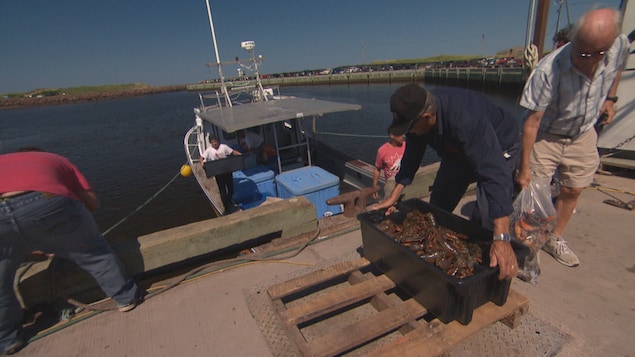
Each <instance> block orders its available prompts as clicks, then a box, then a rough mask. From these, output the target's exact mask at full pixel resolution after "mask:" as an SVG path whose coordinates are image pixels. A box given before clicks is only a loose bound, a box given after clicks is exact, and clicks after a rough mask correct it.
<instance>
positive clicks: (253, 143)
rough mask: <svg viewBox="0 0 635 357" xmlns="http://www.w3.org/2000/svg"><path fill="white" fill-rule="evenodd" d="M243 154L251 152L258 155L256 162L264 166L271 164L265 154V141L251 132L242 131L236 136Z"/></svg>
mask: <svg viewBox="0 0 635 357" xmlns="http://www.w3.org/2000/svg"><path fill="white" fill-rule="evenodd" d="M236 137H237V138H238V143H239V149H240V150H241V152H251V153H253V154H254V155H256V162H257V163H259V164H262V165H267V164H268V163H269V158H268V157H267V153H266V152H265V141H264V140H263V139H262V138H261V137H260V135H258V134H257V133H255V132H253V131H251V130H240V131H238V133H237V134H236Z"/></svg>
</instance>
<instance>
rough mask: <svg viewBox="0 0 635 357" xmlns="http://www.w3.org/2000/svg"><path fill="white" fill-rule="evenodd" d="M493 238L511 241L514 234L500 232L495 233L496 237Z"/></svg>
mask: <svg viewBox="0 0 635 357" xmlns="http://www.w3.org/2000/svg"><path fill="white" fill-rule="evenodd" d="M493 240H495V241H496V240H502V241H503V242H509V241H511V240H512V236H510V235H509V233H499V234H494V238H493Z"/></svg>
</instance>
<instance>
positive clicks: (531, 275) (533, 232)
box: [510, 177, 556, 284]
mask: <svg viewBox="0 0 635 357" xmlns="http://www.w3.org/2000/svg"><path fill="white" fill-rule="evenodd" d="M510 218H511V219H510V224H511V229H510V231H511V232H512V235H513V236H514V237H515V238H516V239H518V240H519V241H520V242H521V243H523V244H524V245H526V246H528V247H529V255H527V257H526V258H525V261H524V264H523V266H522V267H520V268H519V269H518V278H520V279H521V280H523V281H527V282H530V283H532V284H535V283H536V282H537V278H538V275H540V264H539V261H538V252H540V249H541V248H542V246H543V245H544V244H545V242H547V239H548V238H549V232H551V230H552V229H553V227H555V225H556V208H555V207H554V205H553V201H552V200H551V178H549V177H544V178H542V177H532V180H531V183H530V184H529V186H528V187H527V188H525V189H523V190H522V191H521V192H520V193H519V194H518V197H516V199H515V200H514V213H512V215H511V217H510Z"/></svg>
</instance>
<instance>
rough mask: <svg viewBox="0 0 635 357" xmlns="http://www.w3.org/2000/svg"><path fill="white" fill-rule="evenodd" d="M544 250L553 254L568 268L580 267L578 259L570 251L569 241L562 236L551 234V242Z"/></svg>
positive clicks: (547, 243)
mask: <svg viewBox="0 0 635 357" xmlns="http://www.w3.org/2000/svg"><path fill="white" fill-rule="evenodd" d="M542 250H544V251H545V252H547V253H549V254H551V255H552V256H553V257H554V258H556V260H557V261H559V262H560V263H562V264H564V265H566V266H568V267H577V266H578V265H580V260H579V259H578V257H577V256H576V255H575V253H573V252H572V251H571V249H569V244H567V241H565V240H564V239H562V237H561V236H559V235H555V234H553V233H549V240H547V242H546V243H545V245H543V246H542Z"/></svg>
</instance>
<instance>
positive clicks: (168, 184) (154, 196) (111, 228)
mask: <svg viewBox="0 0 635 357" xmlns="http://www.w3.org/2000/svg"><path fill="white" fill-rule="evenodd" d="M179 176H181V173H180V172H179V173H177V174H176V175H174V177H172V179H171V180H170V181H169V182H168V183H166V184H165V186H163V187H161V189H160V190H159V191H157V193H155V194H154V195H152V196H151V197H150V198H148V199H147V200H146V201H145V202H144V203H143V204H141V206H139V207H137V208H136V209H135V210H134V211H132V212H130V214H128V215H127V216H126V217H124V218H122V219H121V220H120V221H119V222H117V223H115V224H114V225H113V226H112V227H110V228H108V229H107V230H106V231H104V232H103V233H102V235H106V234H108V233H110V231H112V230H113V229H115V228H116V227H118V226H119V225H120V224H122V223H123V222H125V221H127V220H128V218H130V217H132V216H133V215H134V214H136V213H137V212H139V211H141V209H142V208H144V207H145V206H146V205H147V204H148V203H150V201H152V200H153V199H155V198H156V197H157V196H158V195H159V194H160V193H161V192H163V191H164V190H165V189H166V188H167V187H168V186H170V184H171V183H172V182H174V180H176V178H177V177H179Z"/></svg>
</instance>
